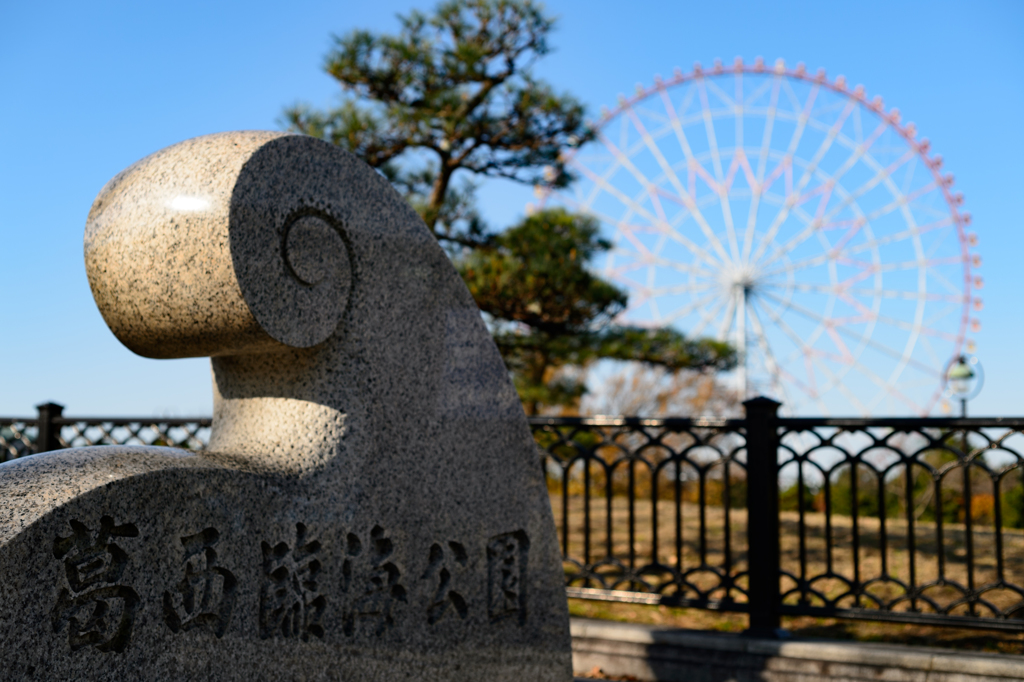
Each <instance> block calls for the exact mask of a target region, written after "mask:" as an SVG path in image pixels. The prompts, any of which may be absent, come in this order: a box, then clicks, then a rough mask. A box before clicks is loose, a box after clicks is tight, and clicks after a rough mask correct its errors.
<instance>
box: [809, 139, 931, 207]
mask: <svg viewBox="0 0 1024 682" xmlns="http://www.w3.org/2000/svg"><path fill="white" fill-rule="evenodd" d="M915 155H916V152H915V151H914V150H910V151H909V152H907V153H906V154H904V155H903V156H902V157H900V158H899V159H897V160H896V161H895V162H893V163H892V164H890V165H889V166H887V167H886V168H882V169H880V170H879V171H878V172H877V173H876V174H875V176H874V177H873V178H871V179H870V180H868V181H867V182H865V183H864V184H863V185H861V186H860V187H858V188H857V189H855V190H854V191H852V192H850V193H849V194H848V195H847V196H846V197H844V198H843V200H842V201H841V202H839V204H837V205H836V206H835V207H833V208H832V210H831V211H829V213H828V215H827V216H825V220H826V221H828V220H831V219H832V218H833V217H835V216H837V215H839V213H841V212H842V211H844V210H846V209H847V208H848V207H849V206H850V204H852V203H853V202H855V201H856V200H858V199H860V198H861V197H862V196H864V195H865V194H867V193H868V192H870V191H871V190H872V189H874V188H875V187H877V186H878V184H879V183H880V182H883V181H886V180H888V179H889V178H890V177H892V174H893V172H895V171H896V170H897V169H898V168H899V167H900V166H901V165H903V164H904V163H906V162H907V161H909V160H910V159H911V158H913V157H914V156H915ZM933 189H935V183H934V182H933V183H931V184H930V185H928V186H926V187H922V188H921V189H919V190H918V191H916V192H914V193H913V194H910V195H906V194H903V193H901V192H900V191H899V190H898V189H896V190H895V192H894V194H895V195H896V196H895V198H894V199H893V200H892V201H891V202H890V203H888V204H886V205H885V206H883V207H881V208H879V209H878V210H877V211H874V212H872V213H871V214H869V216H868V219H869V220H877V219H878V218H880V217H882V216H884V215H886V214H888V213H892V212H893V211H895V210H897V209H899V208H902V207H904V206H906V205H907V204H909V203H910V202H911V201H914V200H915V199H917V198H919V197H921V196H923V195H924V194H927V193H928V192H931V191H932V190H933Z"/></svg>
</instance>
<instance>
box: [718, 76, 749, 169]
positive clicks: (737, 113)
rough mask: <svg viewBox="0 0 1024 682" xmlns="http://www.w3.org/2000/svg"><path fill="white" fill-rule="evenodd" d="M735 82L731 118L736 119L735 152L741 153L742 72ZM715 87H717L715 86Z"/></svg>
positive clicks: (743, 104) (735, 77)
mask: <svg viewBox="0 0 1024 682" xmlns="http://www.w3.org/2000/svg"><path fill="white" fill-rule="evenodd" d="M734 79H735V81H736V88H735V90H736V94H735V95H734V96H733V102H734V104H733V117H734V118H735V119H736V144H735V145H734V146H735V147H736V150H737V151H741V152H742V151H743V108H744V106H745V104H746V103H745V102H744V99H743V72H742V71H740V72H739V73H737V74H736V75H735V76H734ZM716 87H717V86H716Z"/></svg>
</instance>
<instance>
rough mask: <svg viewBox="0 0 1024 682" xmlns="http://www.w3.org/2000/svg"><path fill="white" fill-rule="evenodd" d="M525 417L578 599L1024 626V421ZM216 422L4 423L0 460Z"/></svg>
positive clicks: (764, 411) (763, 625)
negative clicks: (544, 478)
mask: <svg viewBox="0 0 1024 682" xmlns="http://www.w3.org/2000/svg"><path fill="white" fill-rule="evenodd" d="M745 407H746V416H745V418H743V419H641V418H627V417H590V418H582V417H580V418H547V417H540V418H531V420H530V422H531V426H532V428H533V432H534V437H535V438H536V440H537V443H538V445H539V447H540V451H541V461H542V464H543V467H544V470H545V472H546V474H547V480H548V489H549V492H550V495H551V501H552V508H553V511H554V515H555V521H556V524H557V527H558V533H559V539H560V541H561V545H562V553H563V557H564V566H565V572H566V580H567V592H568V594H569V596H571V597H578V598H584V599H601V600H610V601H625V602H633V603H648V604H666V605H674V606H688V607H697V608H704V609H714V610H722V611H739V612H745V613H749V614H750V625H751V629H752V630H753V631H755V632H760V633H763V634H770V633H771V632H773V631H775V630H777V629H778V628H779V626H780V622H781V617H782V616H793V615H811V616H825V617H839V618H860V619H870V620H881V621H897V622H910V623H923V624H932V625H948V626H957V627H983V628H996V629H1004V630H1018V631H1024V479H1022V472H1024V455H1022V453H1024V419H1004V418H989V419H986V418H971V419H922V418H907V419H827V418H806V419H805V418H800V419H794V418H781V417H778V416H777V408H778V405H777V404H776V403H774V402H773V401H770V400H767V399H763V398H761V399H755V400H752V401H748V402H747V403H746V405H745ZM209 428H210V420H209V419H155V420H152V419H132V418H127V419H109V418H66V417H64V416H63V415H62V414H61V408H60V406H59V405H53V404H48V405H42V406H40V407H39V414H38V416H37V418H35V419H4V418H0V458H5V459H6V458H13V457H19V456H22V455H25V454H31V453H32V452H37V451H43V450H49V449H57V448H62V447H75V446H80V445H97V444H114V443H126V444H145V445H175V446H178V447H187V448H191V449H200V448H202V447H203V446H204V445H205V443H206V442H207V440H208V438H209Z"/></svg>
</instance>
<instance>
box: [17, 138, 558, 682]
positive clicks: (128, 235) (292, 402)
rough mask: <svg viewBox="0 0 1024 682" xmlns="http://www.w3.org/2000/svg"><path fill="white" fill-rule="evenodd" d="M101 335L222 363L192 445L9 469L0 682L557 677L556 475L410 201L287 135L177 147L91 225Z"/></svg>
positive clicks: (421, 681)
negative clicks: (552, 486) (206, 440)
mask: <svg viewBox="0 0 1024 682" xmlns="http://www.w3.org/2000/svg"><path fill="white" fill-rule="evenodd" d="M85 261H86V269H87V273H88V277H89V283H90V286H91V287H92V292H93V296H94V298H95V300H96V303H97V305H98V306H99V309H100V311H101V313H102V315H103V318H104V319H105V320H106V322H107V324H108V325H109V326H110V329H111V330H112V331H113V332H114V334H115V335H116V336H117V338H118V339H119V340H120V341H121V342H122V343H123V344H124V345H125V346H127V347H128V348H129V349H131V350H132V351H134V352H136V353H138V354H140V355H143V356H146V357H151V358H180V357H194V356H210V357H211V358H212V369H213V392H214V419H213V430H212V434H211V439H210V444H209V447H208V449H207V450H205V451H202V452H189V451H185V450H176V449H172V448H156V447H123V446H109V447H91V448H81V449H72V450H63V451H58V452H53V453H47V454H42V455H36V456H32V457H27V458H23V459H20V460H15V461H11V462H8V463H6V464H3V465H0V500H2V504H0V641H2V648H0V658H2V675H0V676H2V677H3V678H4V679H38V680H44V679H46V680H51V679H94V680H171V679H217V680H245V681H246V682H253V681H254V680H360V681H367V680H410V681H415V682H427V681H432V680H438V681H440V680H474V681H488V682H498V681H502V680H508V681H513V680H514V681H515V682H523V681H525V680H529V681H531V682H533V681H535V680H539V681H547V680H558V681H559V682H567V681H568V680H570V679H571V663H570V639H569V629H568V614H567V610H566V602H565V593H564V589H563V587H562V568H561V563H560V557H559V551H558V546H557V540H556V537H555V528H554V525H553V523H552V518H551V512H550V506H549V503H548V496H547V490H546V486H545V482H544V476H543V472H542V469H541V467H540V464H539V462H538V458H537V455H536V451H535V449H534V445H533V440H532V438H531V436H530V432H529V429H528V427H527V424H526V420H525V418H524V416H523V411H522V408H521V407H520V404H519V402H518V400H517V396H516V393H515V390H514V389H513V386H512V384H511V382H510V381H509V378H508V374H507V372H506V371H505V367H504V365H503V363H502V360H501V358H500V356H499V355H498V352H497V350H496V348H495V346H494V344H493V342H492V341H491V338H490V336H489V334H488V332H487V329H486V328H485V326H484V324H483V322H482V321H481V318H480V314H479V311H478V310H477V308H476V306H475V305H474V302H473V300H472V298H471V297H470V295H469V293H468V291H467V290H466V288H465V287H464V286H463V284H462V281H461V280H460V279H459V277H458V275H457V274H456V272H455V270H454V269H453V268H452V266H451V264H450V263H449V261H448V259H447V258H446V256H445V254H444V253H443V251H442V250H441V248H440V247H439V246H438V245H437V243H436V242H435V240H434V238H433V237H432V236H431V234H430V232H429V231H428V230H427V229H426V228H425V226H424V225H423V224H422V222H421V221H420V219H419V218H418V216H417V215H416V213H415V212H414V211H413V210H412V209H411V208H410V207H409V206H408V205H407V204H406V203H404V202H403V201H402V200H401V198H400V197H399V196H398V195H397V194H396V193H395V192H394V191H393V190H392V188H391V187H390V186H389V184H388V183H387V181H386V180H385V179H384V178H382V177H381V176H380V175H379V174H377V173H376V172H375V171H373V170H372V169H371V168H369V167H368V166H366V165H365V164H363V163H362V162H360V161H359V160H357V159H356V158H355V157H353V156H352V155H350V154H348V153H346V152H344V151H341V150H339V149H337V148H335V147H333V146H331V145H329V144H327V143H325V142H322V141H319V140H316V139H313V138H309V137H304V136H297V135H288V134H281V133H270V132H238V133H224V134H218V135H210V136H206V137H200V138H196V139H193V140H188V141H186V142H182V143H180V144H177V145H174V146H172V147H169V148H167V149H164V150H162V151H160V152H157V153H156V154H153V155H152V156H149V157H147V158H145V159H143V160H142V161H139V162H138V163H136V164H135V165H133V166H131V167H130V168H128V169H127V170H125V171H123V172H122V173H121V174H119V175H118V176H116V177H115V178H114V179H113V180H111V181H110V182H109V183H108V184H107V185H106V187H104V188H103V190H102V191H101V192H100V195H99V197H98V198H97V199H96V202H95V203H94V205H93V207H92V211H91V212H90V214H89V217H88V222H87V225H86V233H85Z"/></svg>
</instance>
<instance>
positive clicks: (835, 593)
mask: <svg viewBox="0 0 1024 682" xmlns="http://www.w3.org/2000/svg"><path fill="white" fill-rule="evenodd" d="M567 501H568V504H567V506H566V505H564V504H563V498H562V497H561V496H560V495H558V494H554V495H552V508H553V510H554V513H555V520H556V523H557V525H558V531H559V534H560V537H562V538H563V539H564V528H565V526H564V525H563V524H564V522H565V521H566V520H567V521H568V552H567V553H568V554H569V556H571V557H574V558H577V559H581V560H582V559H584V557H585V553H586V549H585V544H584V523H585V516H584V498H583V497H582V496H570V497H569V498H568V500H567ZM606 505H607V500H605V499H604V498H594V499H592V500H591V502H590V521H589V525H590V529H591V533H590V554H589V561H590V562H597V561H600V560H601V559H603V558H605V557H607V556H608V555H609V554H610V555H611V556H613V557H615V558H617V559H619V560H621V561H623V562H624V563H627V564H628V563H629V561H630V560H629V557H630V549H631V546H632V554H633V560H632V563H633V565H634V566H636V567H642V566H645V565H648V564H651V563H654V562H659V563H661V564H662V565H665V566H669V567H671V568H673V569H679V570H681V572H683V573H684V575H687V580H688V581H689V582H690V584H691V588H690V589H688V590H686V593H687V596H689V597H695V596H698V595H697V592H698V591H700V592H704V593H706V594H707V596H708V597H710V598H714V599H721V598H724V597H726V596H729V597H731V598H733V599H735V600H737V601H744V600H745V599H744V597H743V595H742V593H740V592H739V591H737V590H732V591H731V592H730V593H729V594H727V591H726V590H725V589H722V588H721V587H720V584H721V581H720V578H719V576H718V575H717V574H716V573H714V572H711V571H701V570H698V569H699V567H700V566H701V565H705V566H710V567H715V568H719V569H725V570H727V571H728V572H729V573H730V574H732V575H735V574H737V573H741V572H743V571H745V570H746V567H747V539H746V525H747V519H746V511H745V510H743V509H731V510H728V528H729V553H728V555H727V552H726V532H725V531H726V513H727V512H726V510H724V509H723V508H722V507H707V508H706V509H705V510H704V520H703V532H702V523H701V516H700V511H701V510H700V508H699V506H698V505H696V504H687V503H684V504H683V505H682V506H681V509H680V517H679V519H678V520H677V518H676V508H675V504H674V503H673V502H671V501H662V502H659V503H658V505H657V510H656V511H657V515H656V521H657V523H656V525H655V513H654V512H655V508H654V505H652V503H651V502H650V500H647V501H637V502H635V504H634V507H633V510H632V516H633V526H634V528H635V536H634V538H633V542H632V545H631V543H630V538H629V525H630V514H631V511H630V508H629V500H628V498H626V497H615V498H613V499H612V501H611V518H610V526H611V529H610V530H611V532H610V535H609V533H608V526H609V517H608V513H607V506H606ZM566 515H568V517H567V519H566ZM781 522H782V529H781V538H782V542H781V549H782V565H783V569H784V571H786V572H789V573H791V574H793V575H795V576H801V575H804V576H805V577H806V578H807V579H808V580H811V581H812V582H811V585H812V588H813V589H814V590H816V591H817V592H818V593H819V594H820V595H821V597H823V598H825V599H829V600H833V599H837V598H839V601H838V605H839V606H842V607H851V606H858V604H856V603H855V598H854V597H852V596H850V597H846V598H841V597H842V595H843V594H844V593H845V592H846V591H847V589H848V587H847V584H846V582H845V581H844V580H843V578H845V579H846V580H849V581H851V582H853V581H859V582H860V583H861V584H868V583H870V584H868V586H867V587H866V591H867V592H868V594H869V595H873V596H874V597H877V599H878V600H880V601H881V602H883V603H884V602H889V601H892V600H894V599H898V598H899V597H900V596H901V595H902V594H903V593H904V589H903V588H902V587H901V586H900V585H899V584H898V583H897V582H895V581H902V582H903V583H905V584H910V583H914V584H917V585H922V584H924V583H928V582H931V581H934V580H936V579H938V578H939V577H940V559H941V562H942V566H941V575H942V576H943V577H945V579H946V580H947V581H950V582H956V583H959V584H961V585H964V586H968V585H969V584H971V583H972V581H973V585H974V586H975V587H976V588H980V587H982V586H986V585H990V584H993V583H996V582H997V581H998V580H999V577H1000V570H1001V574H1002V578H1003V580H1004V581H1005V582H1008V583H1012V584H1015V585H1021V586H1024V533H1022V532H1021V531H1020V530H1010V529H1003V531H1002V532H1001V533H996V532H995V529H994V528H993V527H992V526H987V527H984V526H978V525H975V527H974V529H973V533H972V538H971V542H970V544H968V541H967V540H968V538H967V531H966V528H965V527H964V525H963V524H945V525H944V527H943V529H942V532H943V537H942V541H941V542H939V539H938V535H937V530H938V529H937V528H936V526H935V524H934V523H924V522H919V523H916V524H915V526H914V532H913V536H912V537H913V541H914V551H913V553H911V551H910V543H909V540H910V537H909V534H908V532H907V523H906V521H901V520H889V519H887V520H886V521H885V524H884V532H883V525H882V523H881V522H880V521H879V519H878V518H877V517H876V518H860V519H858V527H857V536H858V543H859V546H858V548H857V550H856V552H855V551H854V526H853V519H851V518H850V517H846V516H834V517H833V518H832V522H831V530H830V531H827V529H826V518H825V515H824V514H823V513H818V512H811V513H807V514H806V515H805V518H804V528H803V540H804V547H805V550H804V557H805V563H804V566H803V567H801V561H800V538H801V532H800V530H801V529H800V519H799V516H798V514H797V513H796V512H783V513H782V515H781ZM655 531H656V533H657V538H656V540H657V545H656V547H655ZM829 533H830V535H829ZM829 536H830V537H831V542H829V540H828V538H829ZM677 538H678V539H679V543H678V547H677ZM999 543H1001V544H1002V556H1003V561H1002V565H1001V566H1000V564H999V562H998V561H997V560H996V557H997V556H998V548H999ZM883 550H884V551H883ZM969 551H972V552H973V563H974V570H973V572H972V573H971V574H970V575H969V574H968V570H967V569H968V565H969V564H968V555H969ZM855 557H856V561H855V560H854V559H855ZM727 558H728V561H727ZM702 559H703V560H702ZM911 559H913V561H911ZM690 571H692V572H690ZM912 571H913V574H912ZM599 572H602V573H607V574H608V578H609V579H612V576H613V575H614V569H612V567H610V566H609V567H606V568H602V569H600V570H599ZM687 572H690V573H687ZM829 573H831V574H832V576H829V575H828V574H829ZM816 576H820V577H817V578H816ZM833 576H834V577H833ZM668 577H669V575H668V574H667V573H663V574H661V575H651V576H650V579H651V580H650V581H651V582H652V584H656V583H658V582H659V581H661V580H666V579H668ZM886 578H888V579H886ZM738 584H739V585H741V586H745V584H746V581H745V578H741V579H740V580H739V581H738ZM591 586H593V587H597V586H598V585H591ZM609 587H613V585H609ZM618 587H619V589H628V586H626V585H621V584H620V585H618ZM782 587H783V591H784V592H785V591H787V590H790V589H792V588H793V587H795V582H794V581H793V580H791V579H788V578H787V579H784V580H783V586H782ZM673 590H674V588H668V590H667V591H668V592H672V591H673ZM925 595H926V596H928V597H930V598H931V599H933V600H934V602H935V604H936V605H937V606H938V607H939V608H940V609H941V608H946V607H947V606H948V605H949V604H951V603H953V602H955V601H956V600H957V599H958V598H959V596H960V592H959V591H958V590H957V589H956V588H954V587H949V586H942V587H940V586H937V587H932V588H929V589H928V590H926V591H925ZM984 597H985V599H987V600H988V601H989V602H990V603H991V604H992V607H993V608H995V609H1007V608H1012V607H1014V606H1015V605H1019V604H1021V602H1022V597H1021V595H1020V594H1019V593H1017V592H1014V591H1013V590H1010V589H994V590H991V591H989V592H987V593H986V594H985V595H984ZM787 601H788V602H790V603H795V602H796V595H795V594H793V595H790V597H789V598H788V599H787ZM814 601H815V603H818V604H820V603H822V601H821V599H820V598H818V599H816V600H814ZM876 605H877V604H875V603H872V601H871V599H869V598H868V599H865V598H861V602H860V604H859V606H860V607H866V608H871V607H875V606H876ZM909 606H910V605H909V603H907V602H899V603H896V604H895V605H894V608H895V610H906V609H907V608H909ZM588 608H591V607H588ZM592 608H597V607H592ZM616 608H619V607H616ZM622 608H625V609H637V608H641V607H632V606H625V607H622ZM917 608H918V609H920V610H923V611H931V610H933V608H932V607H930V606H929V605H928V604H926V603H922V602H918V604H917ZM967 608H968V607H967V606H959V607H956V608H954V609H953V610H952V611H951V612H952V613H954V614H965V615H966V614H967ZM692 613H699V612H696V611H694V612H692ZM978 615H983V616H990V615H993V614H992V612H991V611H990V610H986V609H985V607H984V606H981V607H979V611H978ZM709 616H710V617H712V618H714V619H715V620H716V622H718V621H719V619H724V620H722V621H721V622H728V618H729V617H727V616H722V615H720V614H709ZM693 617H696V616H687V618H693ZM737 617H739V616H737ZM803 622H804V621H801V623H803ZM800 627H801V628H804V627H808V628H818V629H819V630H821V629H822V628H825V629H826V630H827V629H828V628H832V629H833V630H834V629H835V628H837V627H840V626H837V625H834V624H828V623H825V622H824V621H822V622H821V623H818V621H813V622H812V621H807V623H806V624H803V625H801V626H800ZM841 627H843V628H846V627H849V628H852V629H851V630H849V631H850V632H864V633H867V632H868V630H870V628H872V627H873V628H884V629H885V631H886V632H887V631H889V630H890V629H899V628H902V627H904V626H893V625H884V626H881V625H868V624H855V625H853V624H848V625H842V626H841ZM907 627H908V628H912V627H917V626H907ZM864 628H868V629H867V630H865V629H864ZM702 629H703V628H702ZM821 631H822V632H824V631H825V630H821ZM879 632H881V630H880V631H879ZM907 632H910V630H907ZM851 636H852V635H851ZM865 636H867V635H865ZM879 636H881V635H879ZM908 636H910V635H908ZM929 636H931V635H929ZM856 638H857V639H860V636H857V637H856Z"/></svg>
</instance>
